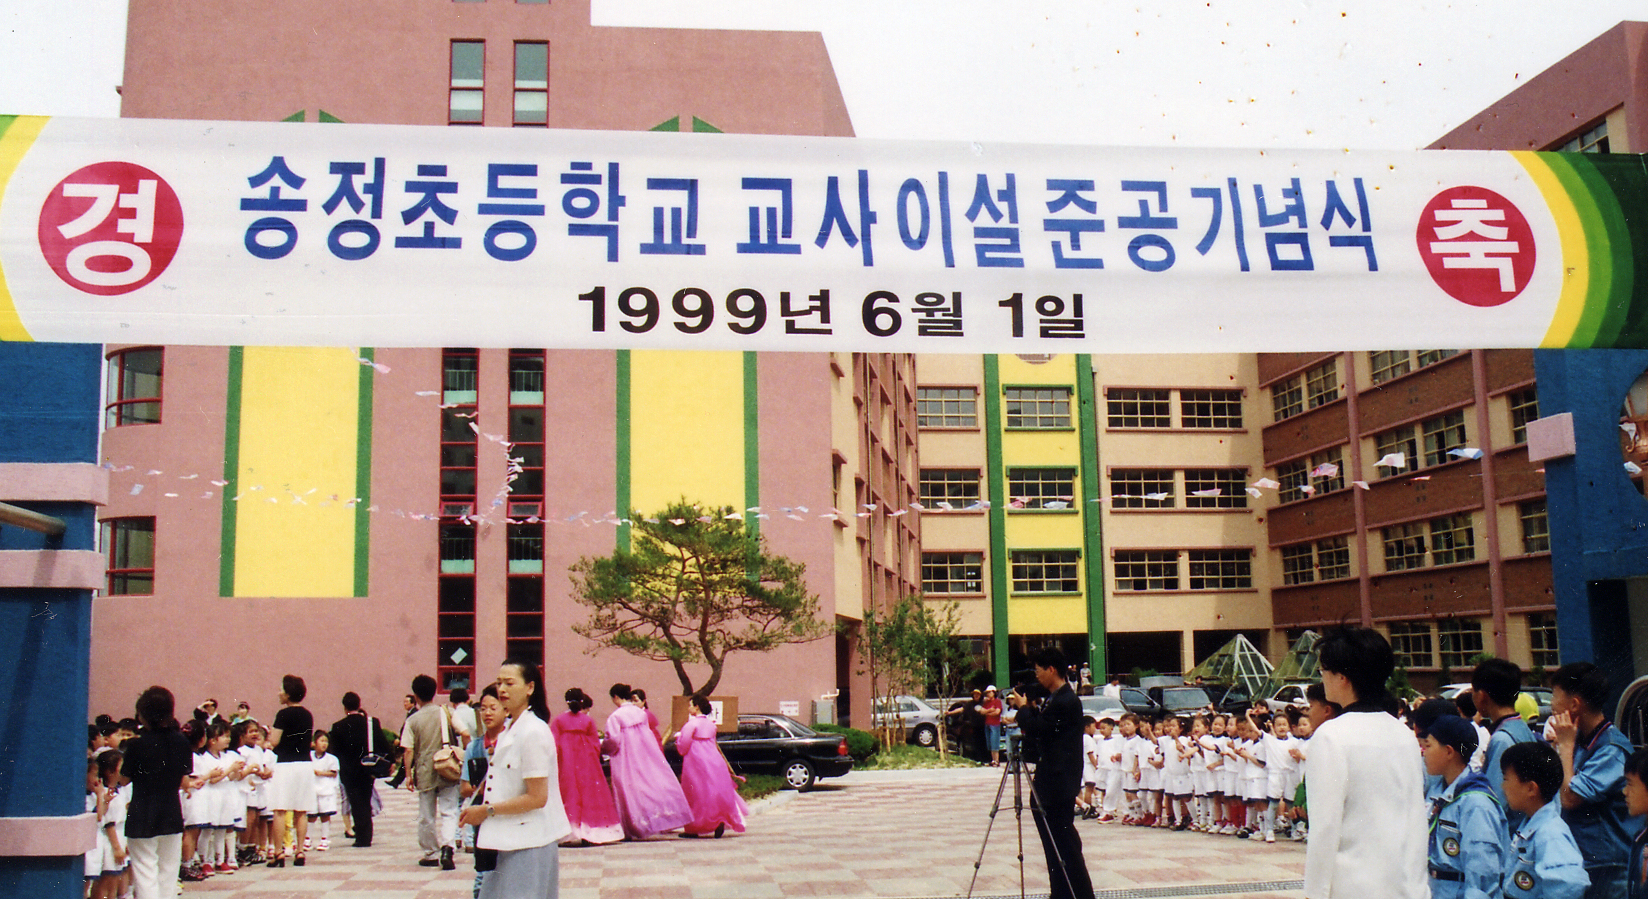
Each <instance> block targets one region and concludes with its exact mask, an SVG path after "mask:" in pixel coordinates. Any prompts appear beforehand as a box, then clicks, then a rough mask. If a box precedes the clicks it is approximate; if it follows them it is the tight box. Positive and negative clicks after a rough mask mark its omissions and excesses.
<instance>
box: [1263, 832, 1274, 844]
mask: <svg viewBox="0 0 1648 899" xmlns="http://www.w3.org/2000/svg"><path fill="white" fill-rule="evenodd" d="M1265 842H1267V843H1274V842H1276V834H1273V833H1267V834H1265Z"/></svg>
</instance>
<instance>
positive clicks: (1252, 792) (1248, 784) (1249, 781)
mask: <svg viewBox="0 0 1648 899" xmlns="http://www.w3.org/2000/svg"><path fill="white" fill-rule="evenodd" d="M1269 784H1270V780H1269V778H1264V777H1249V778H1245V779H1244V780H1243V781H1242V798H1243V799H1246V800H1247V801H1248V802H1263V801H1265V800H1267V799H1269V798H1270V793H1269V792H1268V787H1269Z"/></svg>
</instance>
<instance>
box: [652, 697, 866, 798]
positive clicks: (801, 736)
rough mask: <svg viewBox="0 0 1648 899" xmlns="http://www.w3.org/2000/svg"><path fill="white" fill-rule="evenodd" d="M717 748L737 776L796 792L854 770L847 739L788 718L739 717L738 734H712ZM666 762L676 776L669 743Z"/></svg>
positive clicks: (672, 746)
mask: <svg viewBox="0 0 1648 899" xmlns="http://www.w3.org/2000/svg"><path fill="white" fill-rule="evenodd" d="M715 743H716V745H717V746H719V747H721V754H722V755H725V756H726V757H727V761H728V762H729V763H731V764H732V769H733V770H734V771H736V772H738V773H739V774H777V775H779V776H780V777H782V778H784V783H785V785H786V786H789V787H791V788H793V789H796V790H809V789H812V786H813V783H814V782H815V781H816V780H817V779H818V778H820V777H840V776H841V775H843V774H846V773H847V772H848V771H851V770H852V769H853V757H852V756H851V755H849V754H848V753H847V738H846V737H843V736H841V735H839V734H821V733H819V732H817V731H815V730H813V729H812V728H810V727H808V726H807V725H805V724H802V723H801V722H799V721H797V720H795V719H794V718H791V717H789V716H787V715H772V714H766V713H761V714H752V715H739V716H738V730H737V732H735V733H722V734H716V735H715ZM664 756H665V758H667V759H669V763H670V767H672V768H674V769H675V772H676V774H677V775H679V774H680V773H681V756H680V755H679V754H678V753H677V752H676V751H675V742H674V741H673V740H672V741H670V742H669V743H668V744H666V745H665V747H664Z"/></svg>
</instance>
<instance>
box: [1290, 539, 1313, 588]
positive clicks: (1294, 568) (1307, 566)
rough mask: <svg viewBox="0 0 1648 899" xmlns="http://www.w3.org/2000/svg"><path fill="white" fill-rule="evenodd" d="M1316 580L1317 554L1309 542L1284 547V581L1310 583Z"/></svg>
mask: <svg viewBox="0 0 1648 899" xmlns="http://www.w3.org/2000/svg"><path fill="white" fill-rule="evenodd" d="M1314 580H1316V556H1315V553H1314V552H1313V551H1312V547H1311V545H1310V544H1309V543H1302V544H1300V545H1298V546H1284V547H1282V583H1283V584H1289V585H1291V584H1308V583H1311V582H1312V581H1314Z"/></svg>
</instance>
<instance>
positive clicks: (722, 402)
mask: <svg viewBox="0 0 1648 899" xmlns="http://www.w3.org/2000/svg"><path fill="white" fill-rule="evenodd" d="M630 402H631V405H630V429H631V430H630V504H631V505H633V506H634V507H635V508H636V509H637V510H639V511H641V512H643V513H649V512H656V511H658V510H660V509H662V508H663V507H664V506H666V505H667V504H669V503H671V502H674V501H676V500H679V499H681V498H682V497H683V496H685V497H686V498H687V500H688V501H698V502H704V503H707V504H709V505H712V506H720V505H727V506H732V507H733V508H735V509H738V510H739V511H743V509H744V356H743V354H742V353H736V352H724V353H721V352H717V353H710V352H702V353H700V352H680V351H674V350H671V351H658V350H635V351H633V352H631V354H630ZM624 511H625V510H618V512H619V514H623V513H624Z"/></svg>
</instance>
